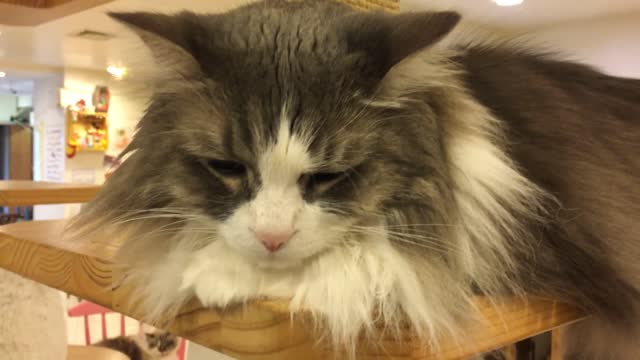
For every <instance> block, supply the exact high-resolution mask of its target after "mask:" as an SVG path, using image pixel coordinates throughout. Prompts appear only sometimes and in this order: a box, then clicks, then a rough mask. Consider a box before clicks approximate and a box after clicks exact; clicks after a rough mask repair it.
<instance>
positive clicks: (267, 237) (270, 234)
mask: <svg viewBox="0 0 640 360" xmlns="http://www.w3.org/2000/svg"><path fill="white" fill-rule="evenodd" d="M293 234H294V231H293V230H285V231H268V230H257V231H256V239H258V240H259V241H260V242H261V243H262V244H263V245H264V247H265V248H267V250H269V251H271V252H276V251H278V250H280V249H281V248H282V247H283V246H284V244H285V243H286V242H287V241H289V239H291V237H292V236H293Z"/></svg>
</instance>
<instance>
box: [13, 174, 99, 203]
mask: <svg viewBox="0 0 640 360" xmlns="http://www.w3.org/2000/svg"><path fill="white" fill-rule="evenodd" d="M99 190H100V186H98V185H85V184H68V183H51V182H37V181H22V180H9V181H0V206H23V205H44V204H74V203H83V202H87V201H89V200H91V199H92V198H93V197H94V196H95V195H96V194H97V193H98V191H99Z"/></svg>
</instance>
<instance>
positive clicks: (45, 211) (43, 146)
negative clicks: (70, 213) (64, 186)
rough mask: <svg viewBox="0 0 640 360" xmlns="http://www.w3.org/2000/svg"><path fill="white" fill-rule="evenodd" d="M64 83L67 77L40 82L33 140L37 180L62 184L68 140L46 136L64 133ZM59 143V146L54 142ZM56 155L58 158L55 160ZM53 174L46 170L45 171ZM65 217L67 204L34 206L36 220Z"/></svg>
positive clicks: (36, 86)
mask: <svg viewBox="0 0 640 360" xmlns="http://www.w3.org/2000/svg"><path fill="white" fill-rule="evenodd" d="M62 84H63V75H62V74H57V75H51V76H48V77H43V78H41V79H38V80H36V81H35V83H34V88H33V112H34V120H35V121H34V131H33V134H34V139H33V140H34V141H33V147H34V149H33V173H34V180H39V181H43V180H44V181H62V180H63V179H62V178H61V176H58V175H56V174H55V173H56V172H57V171H53V172H52V171H51V169H52V167H53V166H55V167H58V170H59V172H60V173H61V174H63V173H64V165H65V164H64V142H63V141H64V138H62V139H60V140H59V141H55V139H54V138H52V137H47V136H45V135H46V134H47V133H48V132H50V131H51V130H57V131H60V130H62V133H64V114H63V112H62V109H61V108H60V107H59V106H58V89H60V87H61V86H62ZM54 142H55V143H54ZM51 153H54V154H55V158H54V157H51V156H50V155H51ZM47 168H48V169H49V171H45V169H47ZM63 216H64V206H63V205H38V206H35V207H34V213H33V217H34V219H36V220H46V219H59V218H62V217H63Z"/></svg>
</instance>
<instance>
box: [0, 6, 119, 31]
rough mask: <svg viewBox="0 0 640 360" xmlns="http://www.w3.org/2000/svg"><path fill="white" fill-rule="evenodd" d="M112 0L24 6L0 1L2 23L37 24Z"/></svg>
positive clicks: (17, 24)
mask: <svg viewBox="0 0 640 360" xmlns="http://www.w3.org/2000/svg"><path fill="white" fill-rule="evenodd" d="M112 1H113V0H70V1H64V0H54V2H52V3H49V2H47V7H31V6H23V5H17V4H10V3H7V2H6V1H0V24H2V25H9V26H36V25H40V24H43V23H46V22H49V21H53V20H56V19H59V18H62V17H65V16H68V15H71V14H75V13H78V12H81V11H84V10H87V9H91V8H93V7H96V6H99V5H103V4H106V3H109V2H112ZM48 5H55V6H48Z"/></svg>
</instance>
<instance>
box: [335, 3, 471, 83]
mask: <svg viewBox="0 0 640 360" xmlns="http://www.w3.org/2000/svg"><path fill="white" fill-rule="evenodd" d="M460 19H461V16H460V14H458V13H457V12H453V11H441V12H415V13H404V14H399V15H386V14H385V15H382V14H358V15H356V16H355V17H354V18H352V19H348V20H347V22H348V23H347V25H346V26H347V29H348V30H347V37H348V38H347V41H348V43H349V47H350V50H351V51H364V52H365V53H366V54H367V55H368V56H370V58H371V59H374V60H375V61H377V63H378V65H379V66H380V70H381V71H382V72H383V73H386V72H387V71H388V70H389V69H391V68H392V67H393V66H394V65H396V64H397V63H399V62H401V61H402V60H404V59H406V58H407V57H409V56H411V55H413V54H415V53H417V52H419V51H421V50H424V49H427V48H429V47H431V46H433V45H435V44H436V43H438V42H439V41H440V40H442V39H443V38H444V37H445V36H446V35H447V34H449V33H450V32H451V31H452V30H453V29H454V28H455V27H456V25H457V24H458V23H459V22H460Z"/></svg>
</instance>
